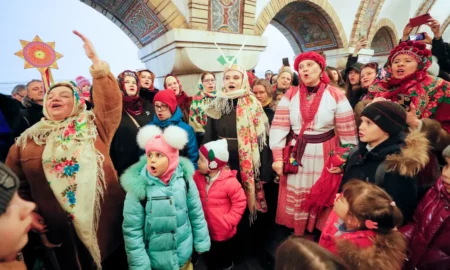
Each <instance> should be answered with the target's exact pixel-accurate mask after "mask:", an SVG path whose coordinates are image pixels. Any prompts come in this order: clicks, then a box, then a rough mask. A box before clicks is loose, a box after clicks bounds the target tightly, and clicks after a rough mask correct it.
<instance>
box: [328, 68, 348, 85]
mask: <svg viewBox="0 0 450 270" xmlns="http://www.w3.org/2000/svg"><path fill="white" fill-rule="evenodd" d="M325 70H326V72H327V74H328V77H330V81H331V84H333V83H334V86H337V87H341V85H344V84H345V83H344V80H343V79H342V74H341V73H340V72H339V70H337V68H335V67H330V66H327V68H326V69H325ZM333 70H334V71H336V72H337V74H338V81H337V82H335V81H334V80H333V75H332V73H331V71H333Z"/></svg>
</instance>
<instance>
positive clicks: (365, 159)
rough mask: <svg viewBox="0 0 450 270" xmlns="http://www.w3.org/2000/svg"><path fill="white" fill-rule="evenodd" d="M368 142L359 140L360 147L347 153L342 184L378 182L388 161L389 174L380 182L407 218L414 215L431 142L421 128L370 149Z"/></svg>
mask: <svg viewBox="0 0 450 270" xmlns="http://www.w3.org/2000/svg"><path fill="white" fill-rule="evenodd" d="M366 145H367V144H366V143H360V144H359V146H357V147H358V150H357V151H356V152H354V153H353V154H351V155H350V156H349V157H348V160H347V164H346V168H345V171H344V175H343V177H342V183H341V189H342V186H343V185H344V184H345V183H347V182H348V181H349V180H352V179H359V180H363V181H369V182H371V183H375V173H376V170H377V168H378V166H379V165H380V164H381V163H382V162H383V161H385V162H386V166H387V169H386V174H385V175H384V181H383V183H382V184H381V185H380V187H381V188H383V189H384V190H385V191H386V192H387V193H388V194H389V195H390V196H391V197H392V198H393V200H394V201H395V203H396V204H397V206H398V207H399V208H400V210H401V211H402V214H403V217H404V222H408V221H410V220H411V219H412V215H413V213H414V210H415V209H416V206H417V203H418V183H417V180H416V178H415V176H416V175H417V173H418V172H419V171H420V170H421V169H423V168H424V167H425V165H426V164H427V163H428V160H429V157H428V147H429V142H428V140H427V139H426V137H425V136H424V134H422V133H420V132H412V133H410V134H409V135H408V136H407V137H406V138H405V135H404V134H401V135H399V136H397V137H391V138H389V139H387V140H386V141H384V142H382V143H381V144H379V145H378V146H377V147H375V148H374V149H372V151H370V152H369V151H368V150H367V148H366Z"/></svg>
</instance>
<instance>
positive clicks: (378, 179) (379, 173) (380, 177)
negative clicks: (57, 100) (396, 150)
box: [375, 161, 387, 187]
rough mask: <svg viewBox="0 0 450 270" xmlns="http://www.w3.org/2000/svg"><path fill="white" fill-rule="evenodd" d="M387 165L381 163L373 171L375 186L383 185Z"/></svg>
mask: <svg viewBox="0 0 450 270" xmlns="http://www.w3.org/2000/svg"><path fill="white" fill-rule="evenodd" d="M386 170H387V163H386V162H384V161H383V162H381V163H380V165H378V167H377V170H376V171H375V185H377V186H379V187H381V186H383V184H384V176H385V175H386Z"/></svg>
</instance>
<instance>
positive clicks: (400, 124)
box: [361, 101, 406, 136]
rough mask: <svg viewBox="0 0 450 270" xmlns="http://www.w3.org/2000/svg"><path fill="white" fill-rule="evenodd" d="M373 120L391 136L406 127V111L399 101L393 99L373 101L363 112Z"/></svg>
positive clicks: (362, 114)
mask: <svg viewBox="0 0 450 270" xmlns="http://www.w3.org/2000/svg"><path fill="white" fill-rule="evenodd" d="M361 116H365V117H367V118H369V119H370V120H372V121H373V122H374V123H375V124H376V125H377V126H378V127H380V128H381V129H382V130H383V131H384V132H386V133H388V134H389V136H393V135H397V134H398V133H400V132H402V131H403V130H404V129H405V128H406V111H405V109H404V108H403V107H402V106H400V105H399V104H398V103H395V102H392V101H378V102H373V103H371V104H370V105H369V106H367V107H366V108H365V109H364V110H363V111H362V113H361Z"/></svg>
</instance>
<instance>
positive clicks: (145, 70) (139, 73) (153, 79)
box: [137, 69, 155, 84]
mask: <svg viewBox="0 0 450 270" xmlns="http://www.w3.org/2000/svg"><path fill="white" fill-rule="evenodd" d="M143 72H148V73H150V76H151V77H152V84H153V83H154V81H155V73H153V72H151V71H150V70H148V69H143V70H139V71H138V72H137V75H138V77H139V78H140V77H141V74H142V73H143Z"/></svg>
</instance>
